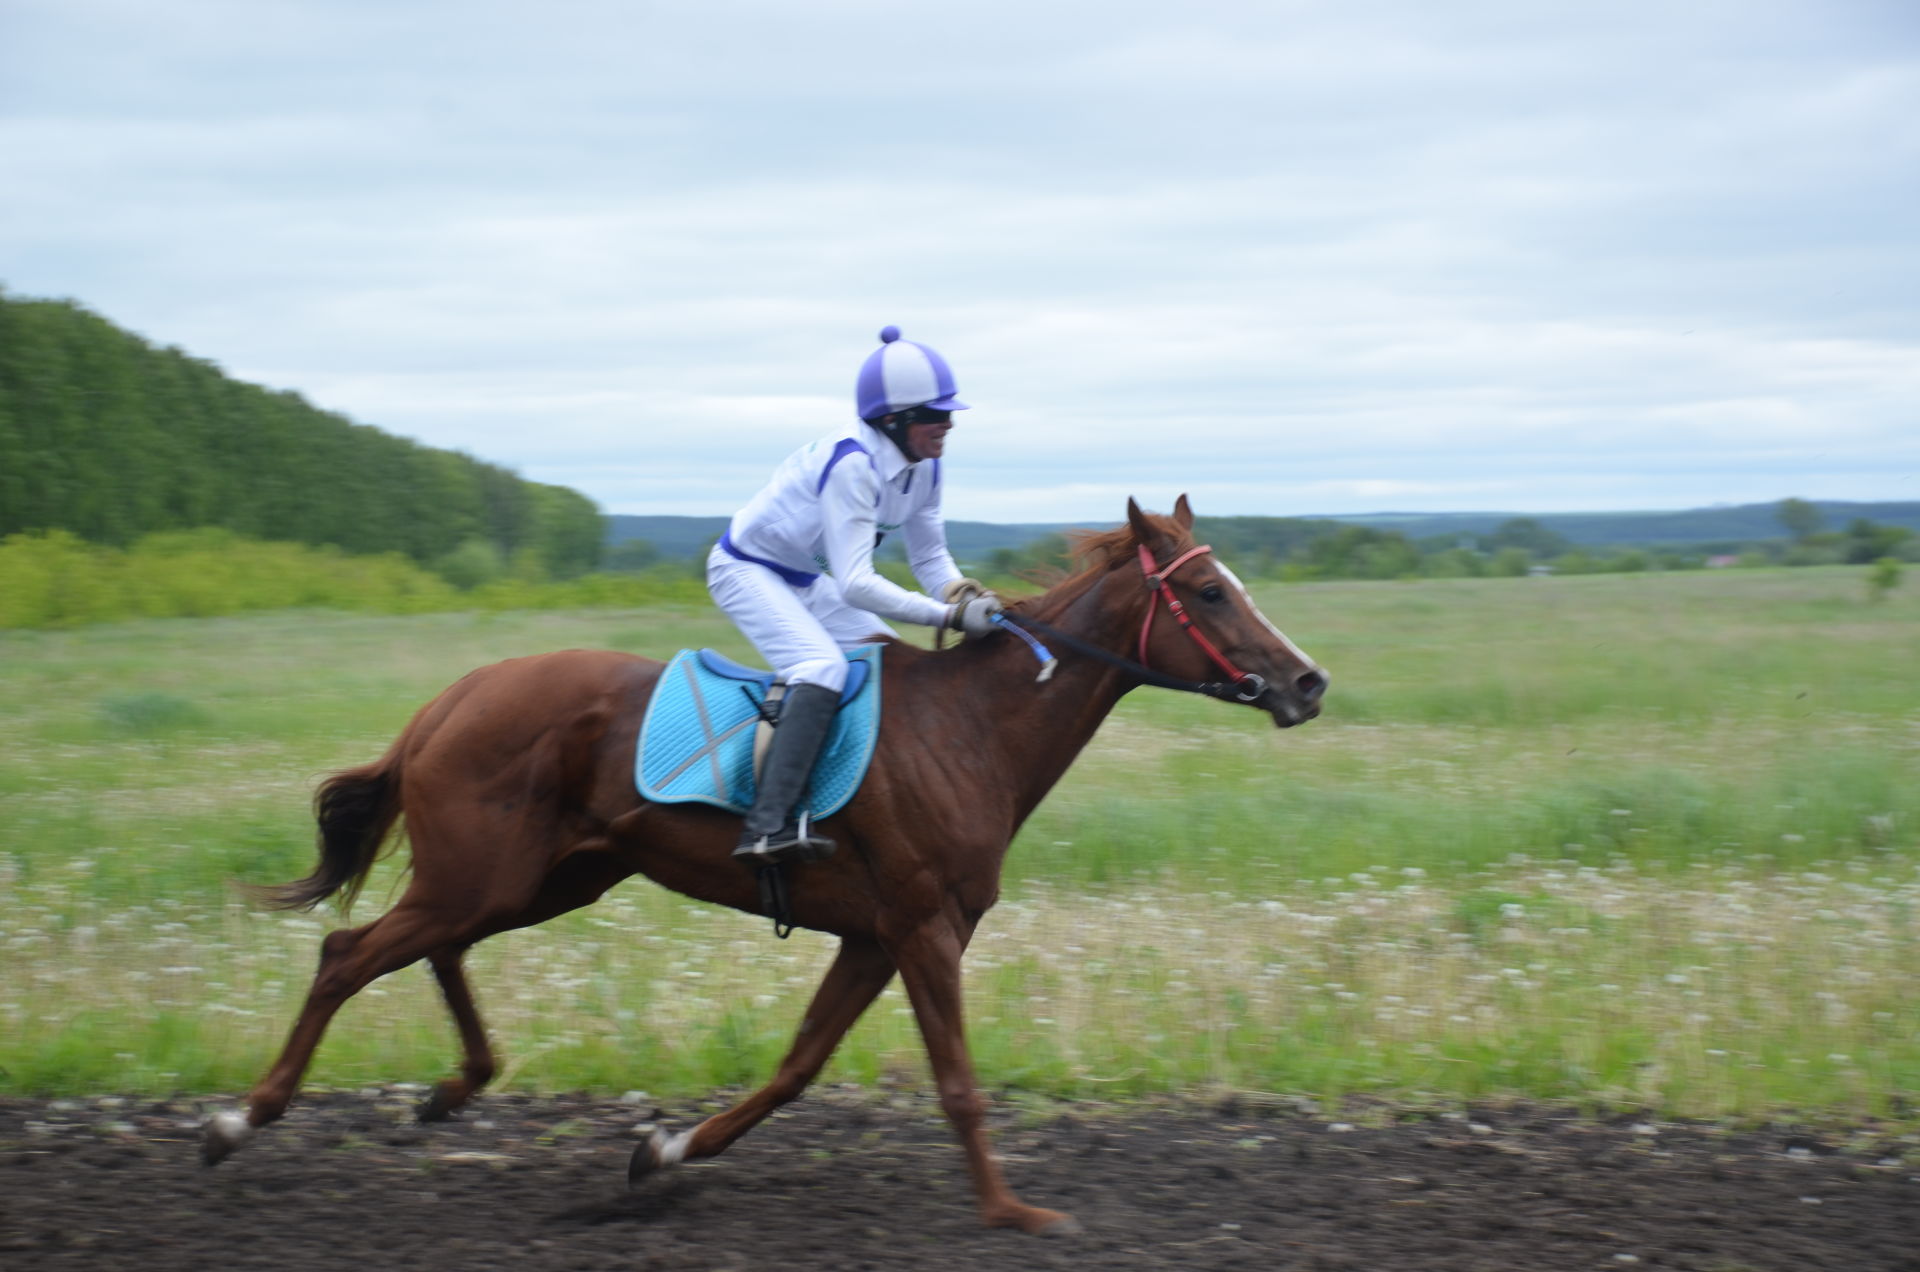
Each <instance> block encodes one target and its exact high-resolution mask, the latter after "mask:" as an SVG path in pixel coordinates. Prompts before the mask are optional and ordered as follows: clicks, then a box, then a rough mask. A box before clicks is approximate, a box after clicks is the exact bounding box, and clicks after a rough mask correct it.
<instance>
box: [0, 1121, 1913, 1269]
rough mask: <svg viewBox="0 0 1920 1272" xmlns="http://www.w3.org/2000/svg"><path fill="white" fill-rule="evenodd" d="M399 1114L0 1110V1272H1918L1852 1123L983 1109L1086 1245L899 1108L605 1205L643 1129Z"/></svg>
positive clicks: (1909, 1241) (811, 1125) (942, 1132)
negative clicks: (1026, 1209)
mask: <svg viewBox="0 0 1920 1272" xmlns="http://www.w3.org/2000/svg"><path fill="white" fill-rule="evenodd" d="M409 1098H411V1097H410V1096H407V1095H403V1094H401V1093H396V1092H383V1093H361V1094H337V1095H320V1096H310V1097H309V1098H308V1099H306V1100H305V1101H303V1102H302V1103H300V1104H298V1105H296V1106H295V1109H294V1111H293V1112H292V1113H291V1114H290V1116H289V1117H288V1119H287V1120H286V1121H285V1122H283V1123H281V1124H280V1125H278V1126H276V1127H272V1128H269V1130H267V1131H265V1132H263V1133H262V1134H261V1136H260V1137H259V1138H258V1139H257V1140H255V1142H254V1143H253V1144H251V1145H249V1146H248V1147H246V1148H245V1149H243V1150H242V1151H241V1153H240V1154H239V1155H237V1156H236V1157H234V1158H233V1159H232V1160H231V1161H229V1162H228V1163H226V1164H225V1165H223V1166H220V1167H219V1168H217V1169H213V1170H207V1169H204V1168H202V1167H201V1166H200V1165H199V1161H198V1156H197V1153H198V1147H197V1140H198V1136H197V1133H196V1131H195V1130H194V1129H193V1127H194V1126H195V1125H197V1122H198V1118H199V1111H200V1110H199V1108H198V1106H197V1105H195V1104H193V1103H189V1102H169V1103H150V1102H145V1101H127V1102H125V1103H123V1104H117V1105H116V1104H113V1103H112V1102H104V1106H103V1102H100V1101H71V1102H58V1103H51V1104H50V1103H48V1102H45V1101H24V1100H9V1101H0V1267H4V1268H7V1269H22V1270H25V1269H38V1268H75V1269H78V1268H85V1269H123V1268H124V1269H132V1268H139V1269H142V1272H162V1270H164V1269H176V1268H179V1269H185V1268H193V1269H204V1268H210V1267H212V1268H221V1269H229V1268H231V1269H250V1268H263V1269H264V1268H272V1269H275V1270H276V1272H305V1270H307V1269H321V1268H352V1269H356V1272H365V1270H366V1269H387V1268H449V1269H463V1270H470V1272H482V1270H483V1269H491V1268H500V1269H508V1268H511V1269H514V1270H515V1272H542V1270H545V1269H563V1268H564V1269H600V1268H620V1269H675V1270H678V1269H695V1268H698V1269H740V1270H742V1272H747V1270H758V1269H767V1270H768V1272H774V1270H779V1272H804V1270H808V1269H829V1268H831V1269H861V1268H919V1269H929V1268H943V1269H944V1268H996V1269H998V1268H1014V1267H1039V1268H1055V1267H1074V1268H1097V1269H1108V1268H1169V1267H1178V1268H1201V1269H1211V1268H1250V1269H1251V1268H1259V1269H1303V1270H1304V1269H1354V1270H1356V1272H1357V1270H1361V1269H1365V1270H1367V1272H1382V1270H1386V1269H1421V1270H1422V1272H1438V1270H1443V1269H1475V1270H1479V1269H1518V1270H1524V1272H1536V1270H1538V1272H1558V1270H1559V1269H1577V1268H1612V1269H1619V1268H1624V1267H1633V1266H1638V1267H1647V1268H1688V1269H1701V1270H1711V1272H1743V1270H1753V1272H1759V1270H1761V1269H1766V1270H1769V1272H1771V1270H1773V1269H1782V1270H1785V1269H1794V1270H1795V1272H1803V1270H1806V1269H1835V1270H1839V1269H1846V1270H1847V1272H1871V1270H1876V1269H1888V1270H1892V1269H1901V1270H1904V1272H1920V1147H1917V1146H1916V1144H1915V1143H1914V1142H1913V1141H1912V1140H1907V1141H1900V1140H1897V1139H1894V1138H1891V1137H1888V1136H1883V1135H1876V1134H1874V1133H1872V1132H1871V1131H1857V1132H1854V1133H1852V1134H1850V1135H1845V1136H1838V1135H1831V1134H1829V1135H1824V1136H1817V1135H1809V1134H1804V1133H1794V1132H1790V1131H1784V1130H1775V1131H1768V1132H1756V1133H1741V1134H1724V1133H1721V1132H1718V1131H1715V1130H1712V1129H1710V1128H1689V1127H1684V1126H1673V1125H1662V1126H1659V1127H1652V1126H1648V1125H1646V1124H1644V1123H1636V1122H1635V1121H1633V1120H1632V1119H1626V1120H1622V1121H1619V1122H1617V1123H1608V1124H1595V1123H1592V1122H1583V1121H1580V1120H1578V1119H1576V1118H1573V1117H1571V1116H1570V1115H1564V1114H1558V1113H1549V1112H1541V1111H1531V1112H1506V1113H1502V1112H1495V1111H1480V1112H1476V1113H1474V1114H1472V1115H1471V1116H1470V1117H1454V1118H1435V1119H1432V1120H1426V1119H1422V1120H1418V1121H1402V1122H1399V1123H1398V1124H1392V1125H1387V1126H1384V1127H1379V1128H1372V1127H1368V1126H1354V1127H1352V1128H1345V1127H1344V1125H1343V1124H1337V1123H1336V1124H1330V1123H1329V1122H1328V1121H1327V1120H1326V1119H1325V1118H1307V1117H1304V1116H1301V1115H1299V1114H1296V1113H1287V1114H1284V1115H1275V1114H1272V1113H1270V1112H1263V1111H1261V1110H1256V1109H1232V1108H1229V1109H1214V1110H1210V1111H1199V1110H1191V1109H1189V1110H1185V1111H1177V1110H1169V1109H1159V1108H1143V1107H1135V1108H1124V1107H1123V1108H1111V1107H1088V1108H1075V1109H1069V1110H1066V1111H1063V1112H1058V1113H1046V1114H1031V1113H1028V1114H1021V1113H1019V1112H1017V1111H1010V1110H1006V1109H1001V1110H1000V1111H998V1112H997V1113H996V1116H995V1121H996V1123H997V1127H996V1130H997V1136H996V1144H997V1146H998V1148H999V1150H1000V1152H1001V1153H1002V1155H1003V1157H1004V1158H1005V1161H1006V1169H1007V1173H1008V1175H1009V1177H1010V1178H1011V1180H1012V1182H1013V1183H1014V1186H1015V1187H1016V1188H1018V1189H1020V1190H1021V1192H1022V1193H1023V1195H1024V1196H1025V1197H1026V1199H1027V1200H1029V1201H1032V1202H1035V1203H1036V1204H1040V1205H1046V1206H1051V1207H1054V1208H1056V1209H1063V1210H1068V1211H1071V1212H1072V1213H1073V1214H1075V1215H1076V1216H1077V1217H1078V1218H1079V1220H1080V1221H1081V1222H1082V1223H1083V1224H1084V1226H1085V1229H1086V1230H1085V1232H1084V1233H1083V1234H1082V1235H1080V1236H1077V1237H1070V1238H1054V1239H1036V1238H1030V1237H1022V1236H1018V1235H1015V1234H1012V1233H1006V1232H991V1231H987V1230H984V1229H982V1228H980V1227H978V1226H977V1224H976V1222H975V1219H974V1215H973V1210H972V1204H971V1198H970V1195H969V1193H968V1191H967V1184H966V1179H965V1172H964V1169H963V1167H962V1163H961V1160H960V1155H959V1152H958V1150H957V1149H956V1148H955V1146H954V1144H953V1141H952V1138H951V1136H950V1134H949V1132H948V1131H947V1129H946V1127H945V1125H944V1123H942V1122H941V1121H940V1119H939V1111H938V1108H937V1107H936V1106H935V1105H934V1104H933V1103H932V1102H931V1101H930V1100H928V1099H927V1098H926V1097H924V1096H918V1095H916V1096H911V1097H909V1096H895V1097H893V1098H891V1099H888V1100H879V1099H875V1098H873V1097H870V1096H853V1095H849V1094H845V1093H823V1094H819V1095H816V1096H814V1097H812V1098H810V1099H808V1100H807V1101H806V1102H804V1103H802V1104H799V1105H795V1106H794V1107H793V1108H792V1109H791V1110H789V1111H788V1112H786V1113H784V1114H782V1115H780V1116H778V1117H777V1118H776V1120H774V1121H771V1122H769V1123H768V1124H767V1125H766V1126H764V1127H762V1128H761V1129H760V1130H759V1131H757V1132H756V1133H755V1134H753V1135H751V1136H749V1137H748V1138H747V1139H745V1140H743V1141H742V1142H741V1143H740V1144H739V1145H737V1146H736V1147H735V1148H734V1149H733V1151H732V1152H730V1153H729V1154H728V1155H727V1156H725V1157H724V1158H721V1159H719V1160H717V1161H714V1162H710V1163H702V1164H697V1165H692V1166H685V1167H681V1168H680V1169H678V1170H675V1171H671V1172H667V1173H665V1174H662V1175H659V1176H656V1177H654V1178H652V1179H650V1180H648V1181H647V1182H646V1183H645V1184H644V1185H643V1187H642V1188H641V1189H640V1191H638V1192H636V1193H631V1194H630V1193H629V1192H628V1191H627V1189H626V1184H625V1171H626V1162H627V1157H628V1154H629V1153H630V1152H631V1150H632V1148H633V1146H634V1145H635V1144H636V1143H637V1142H638V1136H637V1134H636V1130H635V1128H636V1124H639V1123H642V1122H645V1121H649V1120H651V1118H652V1116H653V1114H654V1110H653V1109H652V1108H650V1107H635V1106H632V1105H625V1104H621V1103H619V1102H615V1101H595V1100H587V1099H582V1098H573V1097H563V1098H554V1099H537V1098H532V1097H524V1096H494V1097H488V1098H485V1099H483V1100H482V1101H480V1102H479V1103H478V1104H476V1105H475V1107H474V1108H473V1109H472V1110H470V1111H469V1112H468V1114H467V1115H466V1117H465V1119H464V1120H461V1121H456V1122H453V1123H448V1124H444V1125H440V1126H431V1127H422V1126H417V1125H415V1124H413V1123H412V1122H411V1121H410V1120H409V1107H408V1105H407V1104H406V1103H404V1101H405V1100H407V1099H409ZM698 1116H700V1110H699V1109H696V1108H670V1109H668V1110H667V1111H666V1115H665V1120H666V1123H667V1124H668V1125H670V1126H683V1125H687V1124H690V1123H691V1121H692V1120H693V1119H695V1118H697V1117H698Z"/></svg>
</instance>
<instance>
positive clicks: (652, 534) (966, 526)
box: [607, 516, 1104, 561]
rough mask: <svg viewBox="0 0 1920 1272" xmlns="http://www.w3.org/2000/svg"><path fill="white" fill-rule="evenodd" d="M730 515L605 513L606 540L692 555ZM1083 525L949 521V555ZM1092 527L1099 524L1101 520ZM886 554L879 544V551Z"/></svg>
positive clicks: (972, 555) (1019, 544) (969, 554)
mask: <svg viewBox="0 0 1920 1272" xmlns="http://www.w3.org/2000/svg"><path fill="white" fill-rule="evenodd" d="M730 520H732V518H730V517H634V516H610V517H608V518H607V545H608V546H609V547H611V546H613V545H614V544H617V543H625V542H627V541H629V540H632V539H644V540H646V541H647V542H648V543H651V544H652V545H653V546H654V547H655V548H656V549H657V550H658V551H659V553H660V555H661V556H663V557H669V558H682V557H691V556H694V555H696V554H697V553H702V552H705V551H706V550H707V549H708V548H709V547H710V546H712V544H713V541H714V540H715V539H718V538H719V537H720V534H721V532H722V531H724V530H725V529H726V528H727V523H728V522H729V521H730ZM1082 527H1095V523H1094V522H1061V523H1059V524H1038V523H1023V524H1013V525H1000V524H997V523H995V522H990V521H949V522H947V546H948V547H949V548H951V549H953V555H954V556H955V557H956V558H958V559H959V560H962V561H977V560H980V559H981V558H983V557H985V556H986V555H987V554H988V553H990V552H992V551H994V550H995V549H996V548H1014V549H1018V548H1023V547H1025V546H1026V545H1027V544H1029V543H1032V542H1033V541H1034V540H1035V539H1040V538H1044V537H1045V536H1047V535H1049V534H1060V533H1064V532H1065V531H1068V530H1074V529H1079V528H1082ZM1097 528H1104V525H1102V526H1100V527H1097ZM887 547H888V548H890V549H893V550H894V551H893V553H892V554H897V552H898V548H899V542H898V536H895V538H894V541H893V542H891V543H889V544H888V545H887ZM887 554H888V553H887V552H886V550H885V549H883V555H887Z"/></svg>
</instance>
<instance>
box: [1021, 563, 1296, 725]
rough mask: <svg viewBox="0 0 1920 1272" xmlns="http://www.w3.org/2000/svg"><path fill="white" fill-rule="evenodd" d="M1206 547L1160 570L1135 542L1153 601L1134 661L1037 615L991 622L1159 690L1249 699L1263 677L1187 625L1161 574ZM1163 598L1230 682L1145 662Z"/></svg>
mask: <svg viewBox="0 0 1920 1272" xmlns="http://www.w3.org/2000/svg"><path fill="white" fill-rule="evenodd" d="M1211 551H1213V549H1212V548H1211V547H1209V546H1204V545H1203V546H1201V547H1196V548H1189V549H1187V550H1186V551H1185V552H1183V553H1181V554H1180V555H1179V556H1177V557H1175V558H1174V559H1173V560H1172V561H1171V562H1169V563H1168V564H1167V566H1166V568H1165V569H1161V568H1160V567H1159V565H1158V564H1157V563H1155V561H1154V559H1153V553H1152V552H1150V551H1148V550H1147V548H1146V545H1144V544H1142V545H1141V547H1140V572H1141V573H1142V574H1143V575H1145V577H1146V581H1147V588H1148V590H1149V591H1150V592H1151V593H1152V598H1153V599H1152V600H1150V601H1149V602H1148V605H1147V617H1146V620H1145V621H1144V622H1143V623H1141V624H1140V658H1139V661H1137V662H1136V661H1135V660H1133V659H1131V658H1127V657H1124V656H1122V655H1120V654H1116V653H1113V652H1111V651H1110V650H1106V649H1102V648H1101V647H1100V646H1098V645H1096V644H1094V643H1093V642H1091V641H1089V640H1085V639H1083V638H1081V637H1079V636H1075V635H1074V634H1073V633H1072V632H1067V631H1062V630H1061V629H1060V628H1058V627H1055V626H1054V625H1053V624H1051V623H1047V622H1042V621H1041V620H1040V619H1037V618H1033V617H1031V616H1029V615H1026V614H1011V613H1004V614H1001V615H999V616H998V617H997V618H996V619H995V621H996V622H999V623H1001V624H1003V625H1006V626H1008V627H1010V628H1012V627H1013V625H1014V624H1018V625H1019V627H1026V628H1031V629H1032V630H1034V631H1037V632H1039V633H1041V634H1042V635H1044V636H1048V637H1051V638H1052V639H1054V640H1057V641H1059V642H1060V643H1061V644H1063V645H1065V646H1067V647H1068V648H1069V649H1072V650H1074V651H1076V652H1078V653H1082V654H1085V655H1087V656H1088V657H1089V658H1097V659H1099V660H1100V661H1101V662H1104V663H1107V664H1108V665H1110V666H1114V667H1118V668H1120V669H1121V670H1123V671H1125V672H1127V673H1128V674H1130V675H1132V676H1133V677H1134V678H1135V679H1137V680H1139V681H1141V682H1142V683H1143V684H1149V685H1153V686H1155V687H1157V688H1161V689H1176V690H1179V691H1180V692H1182V693H1198V694H1204V695H1205V696H1207V697H1209V698H1220V699H1223V700H1224V701H1227V702H1253V701H1254V700H1256V699H1257V698H1259V697H1260V695H1261V694H1263V693H1265V692H1266V691H1267V682H1266V680H1265V679H1263V678H1262V677H1260V676H1257V675H1255V674H1254V673H1252V672H1250V671H1241V670H1240V669H1239V668H1238V667H1236V666H1234V665H1233V663H1232V661H1231V660H1230V659H1228V658H1227V656H1226V655H1225V654H1223V653H1221V652H1220V651H1219V650H1218V649H1217V648H1215V647H1214V644H1213V642H1212V641H1210V640H1208V639H1207V638H1206V636H1205V634H1204V633H1202V632H1201V631H1200V629H1199V628H1197V627H1195V626H1194V625H1193V619H1192V617H1190V616H1189V615H1188V613H1187V607H1186V606H1184V605H1182V604H1181V603H1180V598H1179V597H1177V596H1175V595H1174V594H1173V590H1172V589H1171V588H1169V587H1168V586H1167V578H1168V576H1170V575H1171V574H1172V573H1173V572H1174V571H1175V570H1177V569H1179V568H1180V567H1181V566H1183V565H1185V564H1186V563H1187V562H1189V561H1191V560H1193V559H1194V558H1195V557H1197V556H1201V555H1203V554H1204V553H1208V552H1211ZM1163 601H1164V602H1165V603H1166V607H1167V612H1168V613H1170V614H1172V615H1173V617H1174V620H1175V621H1176V622H1178V623H1179V624H1180V630H1182V631H1184V632H1185V633H1186V634H1187V635H1188V636H1189V637H1190V638H1191V639H1192V640H1193V642H1194V644H1196V645H1198V646H1199V647H1200V651H1201V652H1202V653H1204V654H1205V655H1206V656H1207V657H1208V658H1209V659H1211V660H1212V662H1213V664H1214V666H1216V667H1218V668H1220V670H1221V671H1223V672H1225V673H1226V674H1227V675H1228V676H1230V677H1232V679H1231V680H1227V681H1218V680H1183V679H1181V678H1180V677H1178V676H1169V675H1167V674H1166V673H1165V672H1161V671H1155V670H1154V669H1153V668H1152V667H1149V666H1148V665H1147V637H1148V635H1149V634H1150V633H1151V632H1152V630H1153V620H1154V618H1155V616H1156V615H1158V614H1159V612H1160V605H1161V602H1163ZM1013 630H1014V631H1015V634H1016V635H1024V633H1021V632H1019V630H1018V628H1013ZM1027 643H1028V644H1029V645H1032V644H1033V643H1034V642H1033V641H1032V640H1028V642H1027ZM1045 678H1046V676H1045V674H1044V673H1043V674H1042V676H1041V679H1043V680H1044V679H1045Z"/></svg>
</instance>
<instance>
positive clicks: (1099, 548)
mask: <svg viewBox="0 0 1920 1272" xmlns="http://www.w3.org/2000/svg"><path fill="white" fill-rule="evenodd" d="M1145 516H1146V519H1147V522H1148V524H1150V525H1151V526H1153V528H1154V529H1156V530H1158V531H1160V533H1162V534H1164V535H1166V536H1167V537H1168V538H1169V539H1175V540H1178V539H1180V538H1181V537H1183V536H1184V534H1185V533H1186V532H1185V531H1183V530H1182V529H1181V528H1180V526H1179V523H1177V522H1175V521H1174V520H1173V518H1171V517H1162V516H1159V515H1157V514H1155V513H1151V512H1149V513H1146V514H1145ZM1067 540H1068V542H1069V544H1071V546H1072V555H1073V562H1074V564H1075V565H1076V566H1077V567H1079V568H1078V569H1077V570H1075V571H1074V572H1072V573H1066V572H1063V571H1058V570H1056V571H1052V572H1051V573H1052V574H1053V575H1054V577H1051V578H1048V577H1045V576H1044V575H1039V576H1036V577H1034V579H1033V581H1034V582H1035V583H1037V584H1039V585H1040V586H1042V587H1044V588H1045V589H1046V590H1045V591H1044V592H1040V593H1038V594H1037V595H1033V596H1022V597H1019V598H1017V599H1014V598H1009V599H1008V600H1007V608H1008V609H1010V610H1013V611H1014V612H1015V613H1021V614H1032V615H1034V616H1035V617H1036V618H1044V617H1045V616H1046V614H1047V613H1057V612H1058V611H1060V610H1062V609H1065V608H1066V607H1067V606H1068V605H1071V604H1072V603H1073V602H1074V601H1076V600H1078V599H1079V598H1080V597H1082V596H1084V595H1085V594H1086V592H1087V589H1089V588H1091V587H1092V586H1093V585H1094V584H1095V583H1097V582H1099V581H1100V580H1101V579H1102V578H1104V577H1105V576H1106V575H1107V574H1108V573H1110V572H1111V571H1112V570H1113V569H1114V568H1115V567H1117V566H1121V565H1125V564H1127V563H1128V562H1131V561H1133V560H1134V559H1135V554H1136V553H1137V552H1138V550H1139V546H1140V540H1139V539H1138V538H1136V537H1135V536H1134V533H1133V525H1132V523H1131V522H1128V523H1124V524H1121V525H1118V526H1115V527H1114V528H1113V529H1111V530H1074V531H1071V532H1069V533H1068V535H1067Z"/></svg>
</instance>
